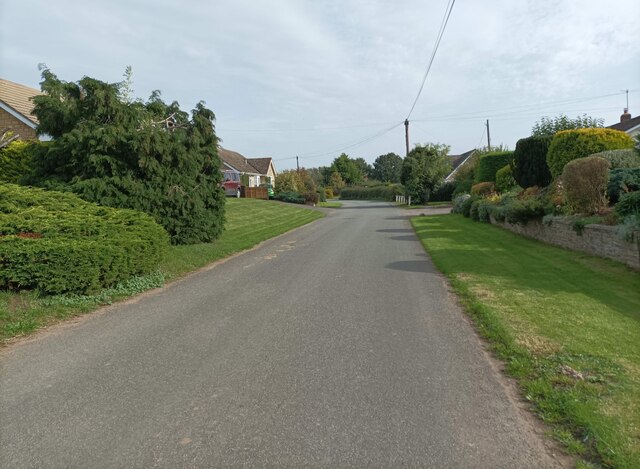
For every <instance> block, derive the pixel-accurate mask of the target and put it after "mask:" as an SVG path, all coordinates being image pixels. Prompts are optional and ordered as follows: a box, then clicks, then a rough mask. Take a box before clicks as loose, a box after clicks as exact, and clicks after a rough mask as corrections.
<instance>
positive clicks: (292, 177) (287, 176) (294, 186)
mask: <svg viewBox="0 0 640 469" xmlns="http://www.w3.org/2000/svg"><path fill="white" fill-rule="evenodd" d="M275 190H276V192H278V193H280V192H297V193H301V192H303V191H304V182H303V181H302V178H301V177H300V174H299V173H298V172H297V171H296V170H291V169H285V170H284V171H281V172H280V173H278V175H277V176H276V183H275Z"/></svg>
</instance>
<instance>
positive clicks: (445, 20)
mask: <svg viewBox="0 0 640 469" xmlns="http://www.w3.org/2000/svg"><path fill="white" fill-rule="evenodd" d="M455 3H456V0H449V2H448V3H447V8H446V10H445V12H444V17H443V18H442V23H441V24H440V31H438V36H437V38H436V43H435V45H434V47H433V52H432V53H431V58H430V59H429V64H428V65H427V69H426V71H425V72H424V76H423V77H422V83H421V84H420V89H419V90H418V94H417V95H416V99H414V100H413V104H412V105H411V109H410V110H409V114H407V118H406V119H405V120H409V117H411V113H412V112H413V110H414V108H415V107H416V104H417V103H418V99H420V95H421V94H422V89H423V88H424V84H425V82H426V81H427V77H428V76H429V72H430V71H431V66H432V65H433V60H434V59H435V58H436V52H438V47H439V46H440V41H442V36H443V35H444V30H445V29H446V28H447V23H448V22H449V17H450V16H451V11H452V10H453V5H454V4H455Z"/></svg>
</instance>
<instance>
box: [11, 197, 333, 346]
mask: <svg viewBox="0 0 640 469" xmlns="http://www.w3.org/2000/svg"><path fill="white" fill-rule="evenodd" d="M323 216H324V215H323V214H322V213H321V212H318V211H314V210H308V209H305V208H302V207H299V206H293V205H285V204H279V203H273V202H268V201H263V200H255V199H231V198H230V199H227V223H226V225H225V231H224V233H223V234H222V236H221V237H220V238H219V239H218V240H216V241H215V242H213V243H207V244H193V245H189V246H171V247H170V248H169V253H168V255H167V257H166V258H165V259H164V261H163V262H162V263H161V265H160V266H159V270H158V271H157V272H155V273H152V274H150V275H146V276H143V277H134V278H131V279H129V280H128V281H126V282H123V283H121V284H119V285H117V286H115V287H113V288H109V289H106V290H103V291H101V292H100V293H98V294H96V295H56V296H41V295H39V294H38V293H37V292H34V291H23V292H19V293H16V292H7V291H0V344H3V343H5V342H6V341H7V340H8V339H11V338H13V337H16V336H20V335H26V334H29V333H32V332H33V331H35V330H37V329H39V328H41V327H44V326H47V325H50V324H53V323H56V322H59V321H61V320H64V319H66V318H70V317H74V316H78V315H80V314H83V313H86V312H88V311H91V310H94V309H95V308H97V307H98V306H101V305H105V304H110V303H112V302H114V301H117V300H121V299H124V298H128V297H131V296H133V295H136V294H138V293H141V292H143V291H146V290H149V289H151V288H157V287H160V286H162V285H164V283H165V282H166V281H168V280H174V279H176V278H179V277H181V276H183V275H184V274H186V273H188V272H191V271H193V270H196V269H198V268H200V267H203V266H205V265H207V264H210V263H211V262H215V261H217V260H219V259H223V258H225V257H227V256H230V255H231V254H234V253H237V252H240V251H243V250H245V249H249V248H251V247H253V246H255V245H256V244H258V243H260V242H262V241H264V240H267V239H270V238H273V237H275V236H278V235H280V234H282V233H285V232H287V231H289V230H292V229H293V228H297V227H299V226H302V225H305V224H307V223H310V222H312V221H314V220H317V219H318V218H321V217H323Z"/></svg>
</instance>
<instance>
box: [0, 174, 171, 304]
mask: <svg viewBox="0 0 640 469" xmlns="http://www.w3.org/2000/svg"><path fill="white" fill-rule="evenodd" d="M168 242H169V237H168V235H167V233H166V231H165V230H164V229H163V228H162V227H161V226H160V225H158V224H157V223H156V222H155V221H154V220H153V218H151V217H150V216H149V215H146V214H144V213H142V212H138V211H135V210H128V209H115V208H110V207H101V206H98V205H95V204H92V203H89V202H85V201H83V200H81V199H80V198H78V197H77V196H75V195H73V194H69V193H60V192H54V191H45V190H42V189H33V188H27V187H23V186H17V185H13V184H0V288H2V289H13V290H20V289H37V290H39V291H42V292H44V293H51V294H58V293H68V292H70V293H78V294H85V293H90V292H95V291H97V290H99V289H101V288H105V287H110V286H113V285H115V284H117V283H118V282H121V281H124V280H126V279H128V278H130V277H132V276H135V275H144V274H147V273H149V272H151V271H153V270H155V269H156V268H157V266H158V263H159V262H160V260H161V259H162V257H163V256H164V255H165V253H166V249H167V246H168Z"/></svg>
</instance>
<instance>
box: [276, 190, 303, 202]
mask: <svg viewBox="0 0 640 469" xmlns="http://www.w3.org/2000/svg"><path fill="white" fill-rule="evenodd" d="M274 199H276V200H280V201H282V202H288V203H290V204H305V203H307V202H306V200H305V198H304V197H303V196H302V195H300V194H298V193H297V192H292V191H283V192H278V193H277V194H276V195H275V197H274Z"/></svg>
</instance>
